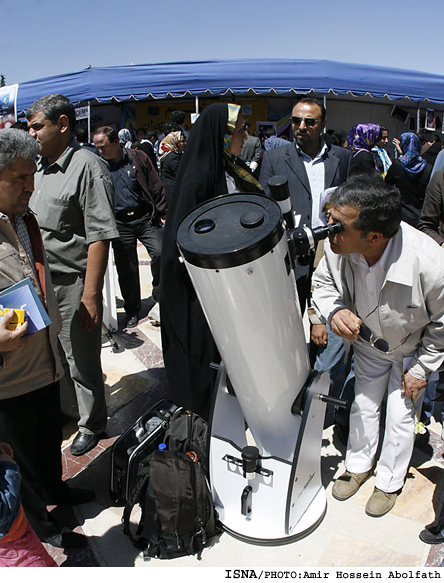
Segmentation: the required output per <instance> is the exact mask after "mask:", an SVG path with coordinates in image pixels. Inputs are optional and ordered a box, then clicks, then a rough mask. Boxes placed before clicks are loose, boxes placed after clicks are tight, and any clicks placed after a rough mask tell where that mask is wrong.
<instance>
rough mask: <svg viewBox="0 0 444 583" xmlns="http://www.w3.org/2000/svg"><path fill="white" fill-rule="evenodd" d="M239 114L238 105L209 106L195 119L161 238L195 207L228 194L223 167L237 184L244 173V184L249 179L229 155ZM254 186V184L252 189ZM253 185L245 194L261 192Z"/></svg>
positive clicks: (245, 170) (249, 175)
mask: <svg viewBox="0 0 444 583" xmlns="http://www.w3.org/2000/svg"><path fill="white" fill-rule="evenodd" d="M239 112H240V106H239V105H234V104H231V103H228V104H227V103H213V104H212V105H210V106H208V107H206V108H205V109H204V111H203V112H202V113H201V114H200V116H199V117H198V118H197V120H196V122H195V123H194V125H193V127H192V130H191V132H190V137H189V138H188V140H187V146H186V148H185V151H184V153H183V157H182V160H181V163H180V167H179V171H178V173H177V176H176V181H175V183H174V189H173V192H172V195H171V200H170V202H169V206H168V217H167V223H166V226H165V232H164V233H165V234H167V229H168V230H169V229H170V228H173V229H176V228H177V226H178V224H179V222H180V221H181V220H182V218H183V217H184V216H185V215H186V214H187V213H188V212H190V211H191V210H192V209H194V208H195V207H196V206H197V205H199V204H201V203H203V202H205V201H207V200H210V199H211V198H214V197H215V196H219V195H220V194H226V193H227V192H228V190H227V182H226V178H225V168H226V167H227V168H228V171H229V172H230V173H231V172H233V173H235V174H236V177H238V179H239V181H241V180H242V179H244V174H243V173H244V172H245V173H246V174H245V180H246V181H247V182H248V179H250V178H253V177H252V176H251V171H250V172H249V171H248V167H246V168H247V169H245V168H244V167H243V166H241V164H240V163H239V160H236V163H234V161H233V157H232V156H231V153H229V146H230V143H231V137H232V135H233V133H234V130H235V128H236V122H237V118H238V116H239ZM233 166H234V167H235V168H234V170H233V169H232V168H233ZM240 168H241V170H240V171H239V169H240ZM254 182H256V184H257V187H256V188H255V186H256V185H255V184H254ZM254 182H249V184H250V186H251V188H250V189H245V191H246V192H248V191H250V192H257V191H260V192H262V188H261V186H260V184H259V183H258V182H257V181H256V180H255V179H254Z"/></svg>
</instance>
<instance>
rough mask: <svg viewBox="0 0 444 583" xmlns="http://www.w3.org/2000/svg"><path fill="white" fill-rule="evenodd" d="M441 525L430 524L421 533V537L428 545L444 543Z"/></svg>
mask: <svg viewBox="0 0 444 583" xmlns="http://www.w3.org/2000/svg"><path fill="white" fill-rule="evenodd" d="M441 528H442V527H439V526H429V527H427V528H425V529H424V530H421V532H420V533H419V538H420V539H421V540H422V542H423V543H427V544H428V545H441V544H443V543H444V536H443V535H442V534H441Z"/></svg>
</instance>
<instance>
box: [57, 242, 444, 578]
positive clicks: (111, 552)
mask: <svg viewBox="0 0 444 583" xmlns="http://www.w3.org/2000/svg"><path fill="white" fill-rule="evenodd" d="M140 260H141V268H142V282H143V283H144V284H145V285H144V287H143V297H144V298H149V296H150V293H151V290H150V286H149V283H148V282H149V281H150V277H149V261H148V257H147V256H145V254H144V251H143V250H140ZM117 293H118V289H117ZM151 305H152V304H151V303H150V301H149V300H144V302H143V309H142V319H141V321H140V322H139V326H138V327H137V328H135V329H132V330H125V329H124V319H123V314H122V310H121V308H119V330H118V331H117V332H116V333H115V334H114V338H115V340H116V342H117V347H115V346H114V347H113V346H112V344H111V343H110V341H109V339H107V338H106V337H104V343H103V350H102V360H103V370H104V374H105V380H106V386H107V402H108V410H109V423H108V429H107V437H106V439H104V440H102V441H101V442H100V444H99V445H98V446H97V447H96V448H95V449H94V450H93V451H92V452H91V453H90V454H88V455H86V456H83V457H81V458H74V457H72V456H71V455H70V453H69V447H68V445H69V443H70V441H71V440H72V437H73V436H74V434H75V423H72V422H71V423H67V424H66V426H65V428H64V429H65V437H66V441H65V447H64V467H65V479H69V480H70V483H71V484H72V485H76V486H80V487H86V488H94V489H95V490H96V500H95V502H93V503H90V504H86V505H83V506H79V507H75V508H74V509H70V508H55V509H54V510H53V512H54V513H55V514H58V515H59V516H63V519H64V520H65V521H69V522H70V524H71V526H72V527H73V528H74V527H75V528H76V530H78V531H79V532H84V533H85V534H86V535H87V536H88V546H87V547H86V548H85V549H80V550H75V551H74V550H72V551H66V552H63V551H61V550H58V549H54V548H53V547H50V546H47V548H48V550H49V551H50V552H51V554H52V555H53V556H54V557H55V559H56V561H57V562H58V564H59V565H61V566H63V567H73V566H83V567H88V566H101V567H145V568H152V567H161V568H165V567H169V568H171V567H224V568H243V569H259V568H268V569H282V568H283V567H286V568H311V569H312V570H313V569H316V568H323V567H337V568H343V567H359V568H367V569H369V568H378V567H392V568H393V567H396V568H417V567H426V566H427V567H437V566H439V565H441V563H442V561H443V559H444V545H438V546H433V547H431V546H428V545H425V544H424V543H422V542H421V541H420V540H419V538H418V533H419V532H420V531H421V530H422V528H423V527H424V525H425V524H428V523H431V522H433V521H434V519H435V514H436V512H437V511H438V510H439V509H440V508H441V507H442V498H443V496H444V493H443V484H444V458H443V454H444V442H443V441H442V440H441V436H440V434H441V426H440V425H439V424H438V423H436V422H432V425H431V426H430V431H429V434H428V435H427V436H426V438H425V439H424V438H423V439H421V440H419V441H417V442H416V446H415V450H414V455H413V458H412V463H411V467H410V470H409V473H408V476H407V480H406V484H405V487H404V489H403V491H402V494H401V495H400V496H399V498H398V501H397V503H396V505H395V507H394V509H393V510H392V511H391V512H390V513H389V514H388V515H386V516H384V517H383V518H380V519H373V518H370V517H368V516H367V515H366V514H365V512H364V507H365V503H366V501H367V499H368V497H369V495H370V493H371V491H372V489H373V485H374V478H372V479H370V480H369V481H368V482H367V483H366V484H365V485H364V486H363V487H362V488H361V490H360V491H359V492H358V494H356V495H355V496H354V497H353V498H351V499H350V500H348V501H346V502H338V501H336V500H335V499H333V497H332V495H331V488H332V484H333V482H334V480H335V478H336V477H337V476H339V475H340V474H341V473H342V471H343V458H344V446H343V445H342V444H341V443H340V442H339V441H338V440H337V438H336V436H335V435H334V432H333V427H332V425H331V423H330V422H329V420H328V417H327V421H326V424H325V429H324V433H323V440H322V477H323V483H324V486H325V488H326V492H327V503H328V506H327V512H326V515H325V518H324V520H323V521H322V523H321V524H320V526H319V527H318V528H317V529H316V530H315V531H314V532H313V533H312V534H310V535H309V536H307V537H306V538H304V539H302V540H300V541H298V542H295V543H292V544H289V545H284V546H277V547H262V546H257V545H250V544H247V543H244V542H241V541H238V540H236V539H234V538H233V537H231V536H230V535H228V534H227V533H223V534H222V535H221V536H220V537H219V538H218V539H217V540H216V541H215V542H214V543H213V544H212V546H211V547H210V548H207V549H206V550H205V551H204V553H203V555H202V560H201V561H197V559H196V558H195V557H186V558H181V559H176V560H174V561H160V560H151V561H149V562H144V561H143V559H142V556H141V555H140V554H139V553H138V552H137V550H136V549H135V548H134V547H133V546H132V545H131V543H130V542H129V540H128V539H127V538H126V537H125V536H124V535H123V533H122V531H121V526H120V522H121V517H122V507H119V506H116V505H114V504H113V502H112V500H111V498H110V495H109V483H110V447H111V445H112V443H113V442H114V441H115V440H116V439H117V437H118V436H119V435H120V434H121V433H122V432H123V431H124V430H125V429H126V428H127V427H128V426H129V425H130V423H132V422H133V421H134V420H136V419H137V418H138V417H139V416H140V414H141V413H142V412H143V411H144V410H146V408H148V407H149V406H151V405H152V404H154V403H155V402H157V401H158V400H159V399H160V398H164V397H168V388H167V382H166V377H165V371H164V368H163V362H162V352H161V347H160V330H159V328H154V327H153V326H151V325H150V323H149V322H148V319H147V314H148V310H149V309H150V307H151Z"/></svg>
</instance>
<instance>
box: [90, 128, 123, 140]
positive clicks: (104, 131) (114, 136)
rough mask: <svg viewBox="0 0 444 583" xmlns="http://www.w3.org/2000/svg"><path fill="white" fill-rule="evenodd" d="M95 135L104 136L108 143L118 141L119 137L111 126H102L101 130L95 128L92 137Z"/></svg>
mask: <svg viewBox="0 0 444 583" xmlns="http://www.w3.org/2000/svg"><path fill="white" fill-rule="evenodd" d="M97 134H105V136H106V137H107V138H108V140H109V141H110V142H115V141H116V140H117V141H118V140H119V135H118V133H117V132H116V130H115V129H114V128H112V127H111V126H102V127H101V128H97V129H96V130H94V135H95V136H96V135H97Z"/></svg>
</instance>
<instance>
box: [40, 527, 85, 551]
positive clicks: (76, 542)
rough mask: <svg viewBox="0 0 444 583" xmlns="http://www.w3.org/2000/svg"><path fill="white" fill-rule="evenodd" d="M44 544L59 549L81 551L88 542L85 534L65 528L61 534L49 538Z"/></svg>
mask: <svg viewBox="0 0 444 583" xmlns="http://www.w3.org/2000/svg"><path fill="white" fill-rule="evenodd" d="M43 542H44V543H48V544H49V545H52V546H53V547H57V548H58V549H80V548H81V547H84V546H86V542H87V540H86V536H85V535H84V534H80V533H78V532H74V531H72V530H70V529H69V528H66V527H65V526H64V527H63V528H62V530H61V531H60V532H59V533H57V534H54V535H52V536H49V537H48V538H46V539H44V540H43Z"/></svg>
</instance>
